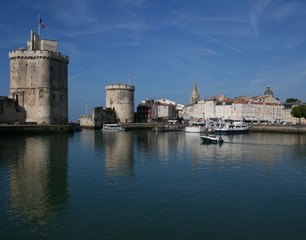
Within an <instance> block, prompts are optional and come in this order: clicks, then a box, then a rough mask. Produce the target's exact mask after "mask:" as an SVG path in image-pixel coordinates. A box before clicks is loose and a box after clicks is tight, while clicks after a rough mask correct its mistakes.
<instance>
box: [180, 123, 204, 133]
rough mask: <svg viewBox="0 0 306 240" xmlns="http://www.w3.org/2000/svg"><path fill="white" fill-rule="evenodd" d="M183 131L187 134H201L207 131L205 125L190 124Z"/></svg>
mask: <svg viewBox="0 0 306 240" xmlns="http://www.w3.org/2000/svg"><path fill="white" fill-rule="evenodd" d="M185 131H186V132H188V133H202V132H205V131H208V128H207V127H206V124H205V123H196V122H195V123H191V124H190V125H189V126H186V128H185Z"/></svg>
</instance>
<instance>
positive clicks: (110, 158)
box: [103, 131, 134, 176]
mask: <svg viewBox="0 0 306 240" xmlns="http://www.w3.org/2000/svg"><path fill="white" fill-rule="evenodd" d="M103 141H104V144H105V169H106V171H107V174H108V175H110V176H131V175H133V166H134V155H133V146H134V143H133V134H132V133H130V132H125V131H123V132H121V131H119V132H103Z"/></svg>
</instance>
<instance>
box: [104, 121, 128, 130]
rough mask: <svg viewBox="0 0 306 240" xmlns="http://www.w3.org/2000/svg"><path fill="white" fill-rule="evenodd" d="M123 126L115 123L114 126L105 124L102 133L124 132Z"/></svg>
mask: <svg viewBox="0 0 306 240" xmlns="http://www.w3.org/2000/svg"><path fill="white" fill-rule="evenodd" d="M122 130H124V128H122V124H120V123H114V124H103V128H102V131H122Z"/></svg>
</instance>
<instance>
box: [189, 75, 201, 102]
mask: <svg viewBox="0 0 306 240" xmlns="http://www.w3.org/2000/svg"><path fill="white" fill-rule="evenodd" d="M199 100H200V91H199V89H198V87H197V82H196V80H194V82H193V88H192V93H191V97H190V104H193V103H197V102H198V101H199Z"/></svg>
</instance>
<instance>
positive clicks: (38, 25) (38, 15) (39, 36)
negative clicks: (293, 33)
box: [37, 13, 40, 37]
mask: <svg viewBox="0 0 306 240" xmlns="http://www.w3.org/2000/svg"><path fill="white" fill-rule="evenodd" d="M39 21H40V13H39V14H38V31H37V32H38V37H40V22H39Z"/></svg>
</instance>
